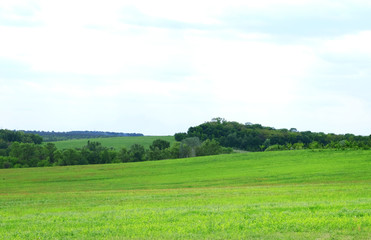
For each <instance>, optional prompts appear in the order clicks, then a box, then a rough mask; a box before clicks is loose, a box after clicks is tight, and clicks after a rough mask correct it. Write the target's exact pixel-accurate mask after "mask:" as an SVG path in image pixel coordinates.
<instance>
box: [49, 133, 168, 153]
mask: <svg viewBox="0 0 371 240" xmlns="http://www.w3.org/2000/svg"><path fill="white" fill-rule="evenodd" d="M156 139H163V140H166V141H169V142H170V143H171V144H172V143H174V142H175V139H174V136H143V137H110V138H92V139H72V140H66V141H57V142H53V143H54V144H55V145H56V147H57V148H58V149H68V148H81V147H83V146H84V145H86V144H87V142H88V140H90V141H94V142H100V143H102V145H103V146H105V147H113V148H115V149H117V150H119V149H120V148H122V147H126V148H127V149H129V148H130V146H131V145H133V144H136V143H137V144H141V145H143V146H144V147H145V148H149V146H150V145H151V144H152V142H153V141H154V140H156Z"/></svg>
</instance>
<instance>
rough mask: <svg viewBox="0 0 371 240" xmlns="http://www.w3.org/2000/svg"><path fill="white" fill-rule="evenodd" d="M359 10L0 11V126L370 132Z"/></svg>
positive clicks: (366, 14) (6, 7) (323, 6)
mask: <svg viewBox="0 0 371 240" xmlns="http://www.w3.org/2000/svg"><path fill="white" fill-rule="evenodd" d="M370 23H371V1H369V0H333V1H332V0H318V1H317V0H303V1H300V0H259V1H257V0H252V1H250V0H228V1H225V0H202V1H200V0H197V1H196V0H187V1H174V0H172V1H170V0H169V1H168V0H166V1H163V0H157V1H142V0H132V1H131V0H126V1H125V0H123V1H111V0H105V1H94V0H93V1H78V0H73V1H72V0H64V1H50V0H35V1H27V0H2V1H0V128H6V129H23V130H46V131H51V130H54V131H71V130H98V131H117V132H139V133H143V134H145V135H172V134H174V133H176V132H183V131H187V129H188V127H190V126H196V125H199V124H201V123H203V122H205V121H209V120H211V119H212V118H214V117H223V118H225V119H227V120H230V121H237V122H241V123H245V122H252V123H260V124H262V125H264V126H271V127H275V128H292V127H295V128H297V129H298V130H299V131H305V130H310V131H314V132H326V133H329V132H333V133H354V134H357V135H370V134H371V44H370V43H371V24H370Z"/></svg>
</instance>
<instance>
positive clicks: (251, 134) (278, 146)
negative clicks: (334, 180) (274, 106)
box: [175, 118, 371, 151]
mask: <svg viewBox="0 0 371 240" xmlns="http://www.w3.org/2000/svg"><path fill="white" fill-rule="evenodd" d="M189 137H198V138H199V139H200V140H201V141H205V140H207V139H212V140H215V141H217V142H218V143H219V144H220V145H221V146H224V147H231V148H234V149H241V150H245V151H274V150H292V149H314V148H316V149H319V148H331V149H334V148H335V149H371V135H370V136H355V135H354V134H344V135H341V134H333V133H329V134H325V133H322V132H320V133H316V132H311V131H304V132H299V131H297V129H296V128H291V129H275V128H272V127H264V126H262V125H260V124H252V123H245V124H241V123H238V122H233V121H226V120H225V119H223V118H214V119H212V120H211V121H209V122H205V123H203V124H200V125H199V126H195V127H190V128H189V129H188V131H187V132H186V133H176V134H175V139H176V140H177V141H181V140H183V139H185V138H189Z"/></svg>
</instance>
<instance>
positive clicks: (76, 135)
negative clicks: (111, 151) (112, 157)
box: [23, 131, 143, 142]
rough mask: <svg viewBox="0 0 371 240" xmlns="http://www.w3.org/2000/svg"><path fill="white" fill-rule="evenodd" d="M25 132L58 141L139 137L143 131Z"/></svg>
mask: <svg viewBox="0 0 371 240" xmlns="http://www.w3.org/2000/svg"><path fill="white" fill-rule="evenodd" d="M23 132H24V133H29V134H37V135H40V136H41V137H42V138H43V140H44V142H56V141H64V140H70V139H84V138H103V137H137V136H143V134H142V133H120V132H101V131H71V132H54V131H52V132H45V131H23Z"/></svg>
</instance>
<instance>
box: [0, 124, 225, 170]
mask: <svg viewBox="0 0 371 240" xmlns="http://www.w3.org/2000/svg"><path fill="white" fill-rule="evenodd" d="M0 133H1V134H0V137H1V138H0V168H19V167H44V166H65V165H84V164H105V163H119V162H139V161H149V160H161V159H175V158H184V157H191V156H206V155H215V154H219V153H229V152H231V151H232V149H226V148H223V147H221V146H220V145H219V143H218V142H216V141H209V140H207V141H205V142H203V143H201V142H200V140H199V139H198V138H188V139H185V140H183V141H182V142H176V143H175V144H173V145H171V144H170V142H168V141H166V140H163V139H156V140H154V141H153V142H152V144H151V145H150V146H149V149H145V148H144V146H142V145H141V144H133V145H131V147H130V148H126V147H124V146H123V147H121V148H120V149H119V150H115V149H114V148H108V147H105V146H102V144H101V143H100V142H96V141H88V142H87V144H86V145H85V146H83V147H82V148H67V149H63V150H60V149H57V147H56V146H55V144H54V143H50V142H49V143H46V144H44V145H42V144H41V143H42V137H40V136H38V135H35V134H27V133H23V132H16V131H9V130H1V132H0Z"/></svg>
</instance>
